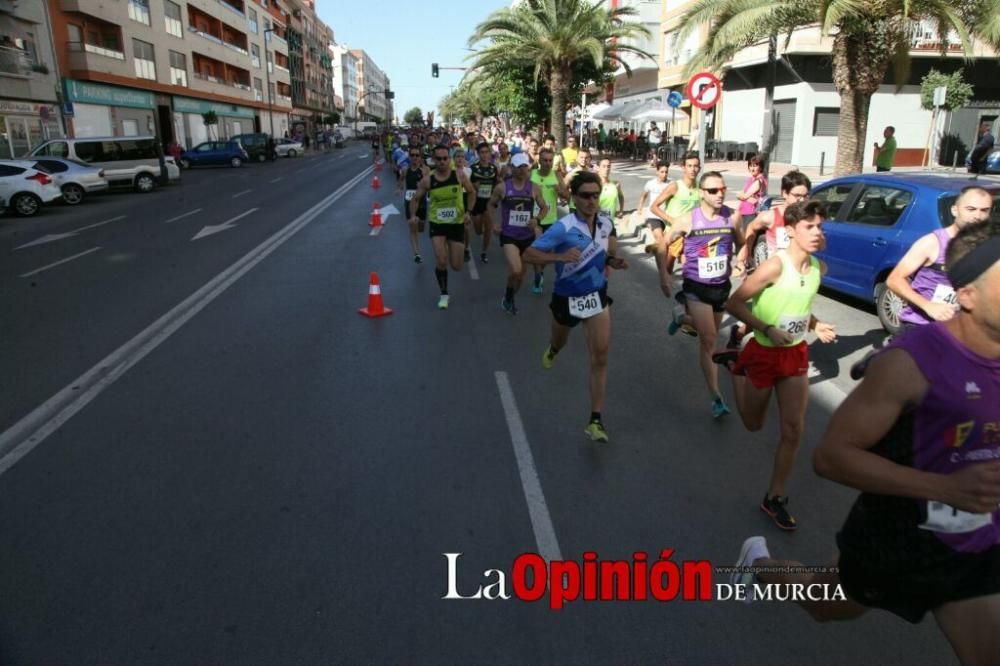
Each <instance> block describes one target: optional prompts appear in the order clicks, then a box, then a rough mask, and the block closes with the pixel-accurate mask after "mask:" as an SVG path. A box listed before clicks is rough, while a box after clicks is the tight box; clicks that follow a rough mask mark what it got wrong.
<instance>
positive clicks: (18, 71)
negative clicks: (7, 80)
mask: <svg viewBox="0 0 1000 666" xmlns="http://www.w3.org/2000/svg"><path fill="white" fill-rule="evenodd" d="M33 67H37V65H36V64H35V62H34V61H33V60H32V59H31V56H30V55H28V52H27V51H23V50H21V49H17V48H11V47H8V46H0V75H3V74H13V75H15V76H30V75H31V72H32V68H33Z"/></svg>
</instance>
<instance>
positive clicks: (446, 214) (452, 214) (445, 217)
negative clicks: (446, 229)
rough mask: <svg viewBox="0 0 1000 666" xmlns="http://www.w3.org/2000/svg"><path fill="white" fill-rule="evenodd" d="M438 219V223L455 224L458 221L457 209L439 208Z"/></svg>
mask: <svg viewBox="0 0 1000 666" xmlns="http://www.w3.org/2000/svg"><path fill="white" fill-rule="evenodd" d="M436 219H437V221H438V222H454V221H455V220H456V219H458V209H457V208H438V209H437V216H436Z"/></svg>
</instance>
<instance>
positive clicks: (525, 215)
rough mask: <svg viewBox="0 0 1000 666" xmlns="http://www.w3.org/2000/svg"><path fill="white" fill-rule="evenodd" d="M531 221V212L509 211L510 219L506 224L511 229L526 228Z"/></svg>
mask: <svg viewBox="0 0 1000 666" xmlns="http://www.w3.org/2000/svg"><path fill="white" fill-rule="evenodd" d="M530 221H531V211H528V210H512V211H510V217H509V218H508V221H507V223H508V224H509V225H510V226H512V227H526V226H528V223H529V222H530Z"/></svg>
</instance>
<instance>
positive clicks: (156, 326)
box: [0, 168, 371, 476]
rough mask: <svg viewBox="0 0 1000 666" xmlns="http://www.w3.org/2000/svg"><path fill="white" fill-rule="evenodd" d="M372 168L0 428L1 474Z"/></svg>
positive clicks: (315, 216) (361, 178)
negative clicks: (12, 423) (39, 402)
mask: <svg viewBox="0 0 1000 666" xmlns="http://www.w3.org/2000/svg"><path fill="white" fill-rule="evenodd" d="M370 171H371V168H368V169H365V170H364V171H362V172H361V173H360V174H358V175H357V176H355V177H354V178H352V179H351V180H349V181H348V182H346V183H344V185H342V186H341V187H340V188H339V189H337V190H336V191H335V192H333V193H332V194H330V195H329V196H327V197H326V198H325V199H323V200H321V201H319V202H318V203H317V204H316V205H314V206H313V207H312V208H310V209H309V210H307V211H306V212H304V213H303V214H302V215H300V216H299V217H297V218H295V220H293V221H292V222H290V223H289V224H288V225H286V226H285V227H284V228H282V229H280V230H279V231H277V232H276V233H274V234H273V235H272V236H271V237H270V238H268V239H267V240H265V241H264V242H263V243H261V244H260V245H258V246H257V247H256V248H254V249H253V250H251V251H250V252H248V253H247V254H245V255H244V256H243V257H242V258H240V259H238V260H237V261H236V262H235V263H233V264H232V265H231V266H229V268H227V269H225V270H224V271H222V272H221V273H219V274H218V275H216V276H215V277H214V278H213V279H212V280H211V281H209V282H208V283H207V284H205V285H204V286H202V287H201V288H200V289H199V290H198V291H196V292H195V293H193V294H191V295H190V296H188V297H187V298H186V299H184V300H183V301H181V302H180V303H179V304H177V305H176V306H175V307H174V308H173V309H172V310H170V311H169V312H167V313H166V314H165V315H163V316H162V317H160V318H159V319H157V320H156V321H155V322H153V323H152V324H150V325H149V326H148V327H146V329H145V330H143V331H141V332H140V333H138V334H137V335H136V336H135V337H133V338H132V339H131V340H129V341H128V342H126V343H125V344H123V345H122V346H121V347H119V348H118V349H116V350H115V351H113V352H111V353H110V354H108V356H106V357H105V358H104V359H103V360H101V361H100V362H99V363H98V364H97V365H95V366H94V367H92V368H91V369H90V370H88V371H87V372H85V373H84V374H82V375H81V376H80V377H78V378H77V379H76V380H75V381H72V382H70V383H69V384H68V385H67V386H65V387H64V388H62V389H61V390H60V391H59V392H58V393H56V394H55V395H53V396H52V397H51V398H49V399H48V400H46V401H45V402H44V403H42V404H41V405H39V406H38V407H36V408H35V409H33V410H32V411H31V412H30V413H29V414H27V415H25V416H23V417H22V418H21V419H20V420H18V422H17V423H15V424H14V425H12V426H11V427H10V428H8V429H7V430H5V431H4V432H2V433H0V476H2V475H3V474H4V472H6V471H7V470H9V469H10V468H11V467H13V466H14V465H15V464H17V461H18V460H20V459H21V458H23V457H24V456H26V455H27V454H29V453H30V452H31V451H32V449H34V448H35V447H36V446H38V445H39V444H41V443H42V442H43V441H45V439H46V438H47V437H48V436H49V435H51V434H52V433H54V432H55V431H56V430H58V429H59V427H60V426H61V425H62V424H63V423H65V422H66V421H68V420H69V419H71V418H72V417H73V415H74V414H76V413H77V412H79V411H80V410H81V409H83V408H84V407H86V406H87V405H88V404H90V402H91V401H93V400H94V399H95V398H96V397H97V396H98V395H100V394H101V393H102V392H103V391H104V390H105V389H107V388H108V387H110V386H111V385H112V384H114V383H115V382H116V381H117V380H118V379H120V378H121V377H122V376H123V375H124V374H125V373H126V372H128V371H129V369H131V368H132V366H134V365H135V364H136V363H138V362H139V361H141V360H142V359H144V358H145V357H146V356H147V355H149V354H150V353H151V352H152V351H153V350H155V349H156V348H157V347H159V346H160V345H161V344H163V343H164V342H165V341H166V340H168V339H169V338H170V336H171V335H173V334H174V333H176V332H177V330H178V329H180V328H181V327H182V326H183V325H184V324H186V323H187V322H188V321H189V320H190V319H191V318H192V317H194V316H195V315H197V314H198V313H199V312H201V311H202V310H203V309H205V307H207V306H208V305H209V304H211V303H212V302H213V301H214V300H215V299H216V298H218V297H219V296H220V295H221V294H222V293H223V292H225V291H226V289H228V288H229V287H230V286H232V285H233V284H234V283H235V282H236V281H237V280H239V279H240V278H241V277H243V276H244V275H245V274H246V273H248V272H249V271H250V270H252V269H253V267H254V266H256V265H257V264H259V263H260V262H261V261H263V260H264V259H266V258H267V257H268V256H269V255H270V254H271V253H272V252H274V251H275V250H277V249H278V248H279V247H281V246H282V245H283V244H284V243H285V242H286V241H287V240H288V239H290V238H291V237H292V236H294V235H295V234H296V233H298V232H299V231H300V230H301V229H302V228H304V227H305V226H306V225H308V224H309V223H310V222H312V221H313V220H314V219H316V218H317V217H318V216H319V215H320V213H322V212H323V211H324V210H326V209H327V208H329V207H330V206H331V205H333V203H334V202H335V201H337V200H338V199H340V198H341V197H342V196H344V194H346V193H347V192H348V191H349V190H350V189H351V188H353V187H354V186H355V185H357V184H358V183H360V182H361V181H362V180H364V178H365V177H366V176H367V175H368V173H369V172H370Z"/></svg>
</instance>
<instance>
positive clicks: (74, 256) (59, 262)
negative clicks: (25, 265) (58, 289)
mask: <svg viewBox="0 0 1000 666" xmlns="http://www.w3.org/2000/svg"><path fill="white" fill-rule="evenodd" d="M100 249H101V248H100V247H92V248H90V249H89V250H85V251H83V252H80V253H79V254H74V255H73V256H72V257H66V258H65V259H60V260H59V261H57V262H55V263H52V264H49V265H48V266H42V267H41V268H36V269H35V270H33V271H29V272H28V273H21V274H20V275H18V277H23V278H24V277H31V276H32V275H38V274H39V273H41V272H42V271H47V270H49V269H50V268H55V267H56V266H61V265H62V264H65V263H67V262H69V261H73V260H74V259H79V258H80V257H82V256H84V255H87V254H90V253H91V252H97V251H98V250H100Z"/></svg>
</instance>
